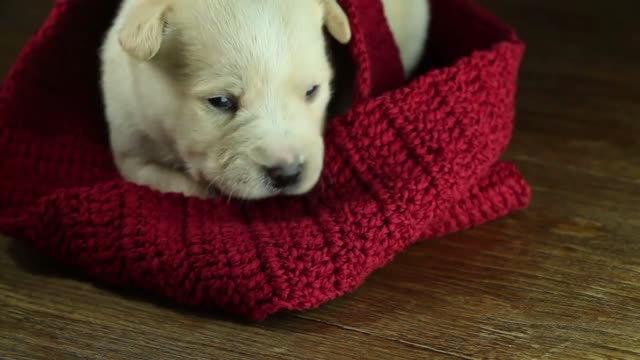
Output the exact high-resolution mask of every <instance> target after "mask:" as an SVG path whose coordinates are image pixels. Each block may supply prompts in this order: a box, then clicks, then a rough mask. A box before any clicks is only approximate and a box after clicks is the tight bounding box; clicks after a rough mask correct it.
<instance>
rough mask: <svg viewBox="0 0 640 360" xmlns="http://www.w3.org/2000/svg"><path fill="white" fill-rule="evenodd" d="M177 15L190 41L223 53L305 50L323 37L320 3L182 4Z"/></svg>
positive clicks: (205, 0) (198, 0) (201, 0)
mask: <svg viewBox="0 0 640 360" xmlns="http://www.w3.org/2000/svg"><path fill="white" fill-rule="evenodd" d="M178 3H179V4H180V5H179V7H177V8H176V13H177V15H178V17H179V21H180V22H181V24H180V25H181V26H180V27H181V28H182V30H183V31H184V35H185V37H186V38H185V39H184V40H186V41H193V42H197V43H199V44H203V45H204V46H209V47H217V48H219V50H227V51H237V50H238V49H242V50H244V49H247V48H250V49H254V50H255V51H262V50H265V49H263V47H265V46H268V47H274V46H301V45H304V42H305V41H309V40H312V39H314V38H316V37H317V36H318V35H319V32H318V30H319V29H321V28H322V7H321V6H320V4H319V2H318V0H192V1H179V2H178Z"/></svg>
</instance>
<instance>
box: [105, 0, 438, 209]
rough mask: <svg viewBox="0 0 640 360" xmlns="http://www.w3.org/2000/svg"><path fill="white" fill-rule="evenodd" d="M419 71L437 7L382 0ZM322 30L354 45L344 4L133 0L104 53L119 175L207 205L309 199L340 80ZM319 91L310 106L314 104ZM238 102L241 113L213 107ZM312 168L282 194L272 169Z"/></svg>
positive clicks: (420, 0)
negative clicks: (224, 99) (214, 196)
mask: <svg viewBox="0 0 640 360" xmlns="http://www.w3.org/2000/svg"><path fill="white" fill-rule="evenodd" d="M383 3H384V5H385V13H386V15H387V17H388V19H389V22H390V24H391V27H392V30H393V33H394V36H395V38H396V40H397V42H398V44H399V47H400V49H401V55H402V60H403V64H404V66H405V70H406V71H407V73H409V72H411V71H412V70H413V69H414V68H415V66H416V64H417V62H418V60H419V59H420V57H421V55H422V51H423V48H422V45H423V44H424V42H425V41H424V37H425V36H426V32H427V31H426V26H427V24H428V17H427V13H428V10H427V8H426V7H427V0H384V1H383ZM323 26H324V27H326V28H327V29H328V30H329V32H330V33H331V35H332V36H333V37H335V38H336V39H338V40H339V41H340V42H342V43H345V42H347V41H349V39H350V37H351V33H350V30H349V26H348V21H347V18H346V16H345V14H344V13H343V12H342V9H341V8H340V7H339V6H338V5H337V3H336V2H335V0H258V1H256V0H123V3H122V6H121V9H120V11H119V14H118V16H117V17H116V19H115V22H114V24H113V26H112V28H111V29H110V31H109V32H108V34H107V37H106V39H105V42H104V45H103V49H102V54H101V55H102V71H103V74H102V87H103V94H104V103H105V107H106V109H105V110H106V118H107V121H108V125H109V130H110V140H111V147H112V151H113V154H114V158H115V161H116V165H117V167H118V169H119V171H120V172H121V174H122V175H123V177H124V178H125V179H127V180H129V181H132V182H135V183H137V184H141V185H148V186H150V187H152V188H154V189H157V190H160V191H165V192H179V193H183V194H185V195H190V196H200V197H206V196H208V195H209V193H210V191H209V190H210V188H215V189H218V190H220V191H222V192H223V193H225V194H227V195H228V196H235V197H239V198H244V199H257V198H264V197H268V196H273V195H277V194H289V195H293V194H302V193H305V192H307V191H309V190H310V189H311V188H312V187H313V186H314V185H315V183H316V182H317V180H318V178H319V176H320V172H321V169H322V162H323V153H324V145H323V138H322V132H323V127H324V121H325V116H326V108H327V104H328V102H329V99H330V96H331V90H330V83H331V82H332V79H333V76H334V74H333V69H332V66H331V64H330V63H329V60H328V57H327V53H326V45H325V39H324V33H323V30H322V29H323ZM312 85H319V88H318V92H317V94H316V95H315V96H314V97H313V99H312V100H308V99H307V98H306V97H305V93H306V91H307V90H308V89H309V87H310V86H312ZM220 95H224V96H230V95H233V96H235V97H237V98H238V99H239V106H238V110H237V112H226V111H221V110H218V109H215V108H213V107H212V106H210V105H209V103H208V102H207V99H209V98H212V97H215V96H220ZM294 159H298V160H303V161H304V167H303V171H302V175H301V177H300V180H299V182H298V183H296V184H295V185H293V186H290V187H287V188H284V189H276V188H275V187H274V186H272V184H271V183H270V182H269V180H268V177H267V176H266V175H265V171H264V169H265V168H268V167H273V166H276V165H278V164H280V163H283V162H288V161H289V162H290V161H294Z"/></svg>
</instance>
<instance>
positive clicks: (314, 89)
mask: <svg viewBox="0 0 640 360" xmlns="http://www.w3.org/2000/svg"><path fill="white" fill-rule="evenodd" d="M318 88H320V86H319V85H313V86H311V87H310V88H308V89H307V93H306V94H305V96H306V97H307V100H312V99H313V98H314V97H315V95H316V94H317V93H318Z"/></svg>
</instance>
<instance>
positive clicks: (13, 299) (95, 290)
mask: <svg viewBox="0 0 640 360" xmlns="http://www.w3.org/2000/svg"><path fill="white" fill-rule="evenodd" d="M479 1H480V2H481V3H482V4H484V5H485V6H487V7H488V8H489V9H491V10H493V11H495V12H496V13H497V14H498V15H499V16H500V17H502V18H504V19H505V20H507V21H509V22H510V23H512V24H514V25H515V26H516V27H517V29H518V30H519V32H520V34H521V35H522V36H523V37H524V38H525V39H526V40H527V42H528V44H529V48H528V52H527V56H526V60H525V64H524V65H523V69H522V79H521V82H520V89H521V90H520V93H519V105H518V114H517V130H516V132H515V134H514V138H513V143H512V145H511V147H510V149H509V151H508V155H507V157H508V158H509V159H511V160H513V161H515V162H516V163H517V164H518V165H519V167H520V169H521V170H522V172H523V173H524V175H525V176H526V178H527V179H528V180H529V181H530V183H531V184H532V185H533V188H534V199H533V202H532V204H531V207H530V208H529V209H528V210H527V211H524V212H520V213H517V214H514V215H513V216H510V217H508V218H505V219H502V220H499V221H496V222H494V223H491V224H489V225H486V226H482V227H479V228H477V229H474V230H472V231H466V232H462V233H459V234H456V235H453V236H449V237H447V238H444V239H438V240H433V241H428V242H424V243H421V244H418V245H416V246H413V247H412V248H410V249H409V250H408V251H406V252H405V253H403V254H401V255H400V256H398V257H397V260H396V261H395V262H393V263H392V264H390V265H389V266H387V267H386V268H384V269H382V270H380V271H378V272H377V273H375V274H374V275H373V276H371V278H370V280H369V281H368V282H367V283H366V284H365V285H364V286H363V287H361V288H360V289H359V290H358V291H356V292H355V293H353V294H350V295H348V296H345V297H344V298H342V299H339V300H336V301H334V302H331V303H329V304H327V305H325V306H323V307H322V308H320V309H317V310H314V311H309V312H306V313H301V314H287V315H280V316H276V317H275V318H272V319H270V320H267V321H266V322H264V323H260V324H244V323H241V322H237V321H234V320H233V319H229V318H226V317H223V316H220V315H213V314H202V313H196V312H190V311H187V310H182V309H177V308H175V307H172V306H171V304H166V303H161V302H158V301H156V300H153V299H149V298H145V297H143V296H139V295H133V294H125V293H121V292H115V291H112V290H108V289H104V288H102V287H100V286H97V285H95V284H92V283H90V282H88V281H84V280H82V279H79V278H77V277H74V276H71V275H70V274H67V273H64V272H61V271H60V270H59V269H57V268H56V266H55V265H53V264H50V263H48V262H47V261H45V260H43V259H39V258H38V257H37V255H36V254H34V253H32V252H30V251H29V250H28V249H26V248H25V247H24V246H22V245H21V244H20V243H19V242H16V241H12V240H10V239H6V238H4V239H0V358H2V359H56V360H59V359H128V360H136V359H412V360H414V359H640V86H639V85H638V84H640V40H638V39H637V37H638V36H640V27H638V21H637V17H638V14H639V13H640V11H639V10H640V3H638V1H637V0H615V1H612V2H610V3H603V2H602V1H595V0H562V1H556V0H518V1H514V0H479ZM49 4H50V2H49V1H24V0H1V1H0V34H2V35H0V73H2V74H3V75H2V76H4V74H5V73H6V70H7V68H8V66H9V65H10V63H11V62H12V61H13V59H14V57H15V55H16V54H17V52H18V51H19V49H20V46H21V45H22V43H23V42H24V41H25V40H26V38H27V36H28V35H29V33H30V32H31V31H33V30H35V28H36V27H37V25H38V23H39V22H40V21H41V20H42V17H43V16H44V14H45V11H46V10H47V9H46V8H47V7H48V5H49ZM634 38H635V39H634Z"/></svg>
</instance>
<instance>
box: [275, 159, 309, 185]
mask: <svg viewBox="0 0 640 360" xmlns="http://www.w3.org/2000/svg"><path fill="white" fill-rule="evenodd" d="M303 165H304V164H303V163H302V162H301V161H295V162H290V163H283V164H280V165H278V166H274V167H270V168H266V172H267V176H269V179H271V184H272V185H273V187H275V188H276V189H284V188H287V187H289V186H292V185H295V184H296V183H298V181H299V180H300V177H301V175H302V167H303Z"/></svg>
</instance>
